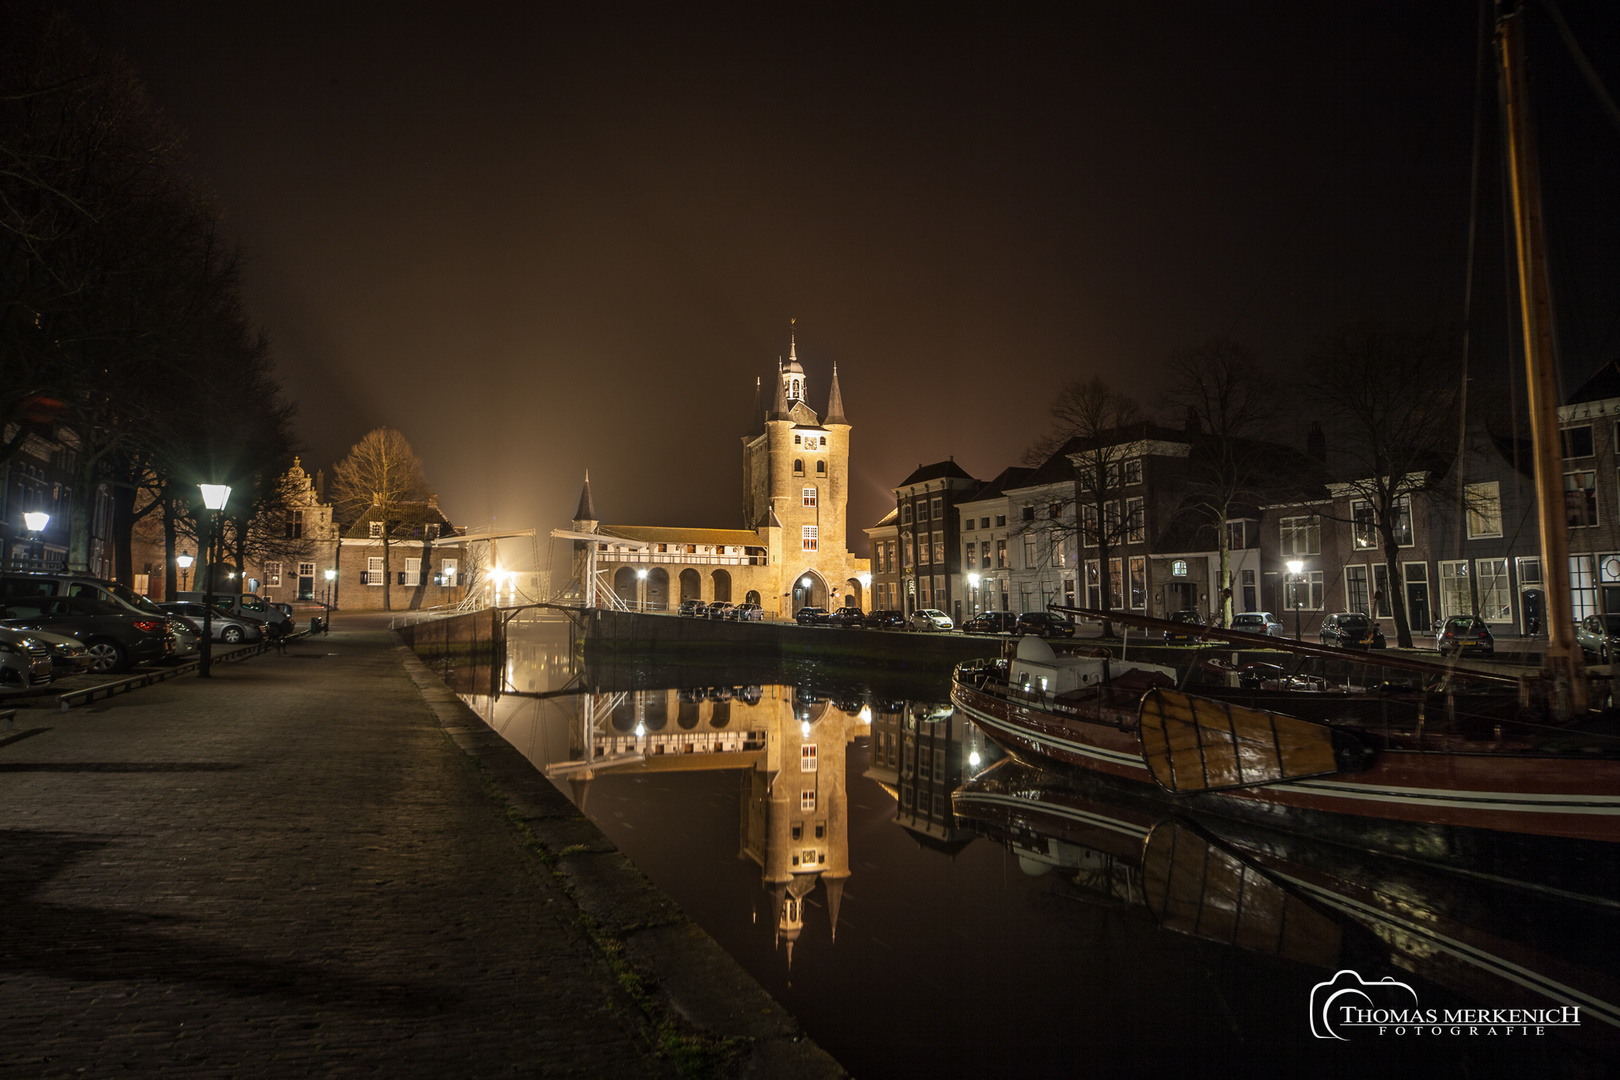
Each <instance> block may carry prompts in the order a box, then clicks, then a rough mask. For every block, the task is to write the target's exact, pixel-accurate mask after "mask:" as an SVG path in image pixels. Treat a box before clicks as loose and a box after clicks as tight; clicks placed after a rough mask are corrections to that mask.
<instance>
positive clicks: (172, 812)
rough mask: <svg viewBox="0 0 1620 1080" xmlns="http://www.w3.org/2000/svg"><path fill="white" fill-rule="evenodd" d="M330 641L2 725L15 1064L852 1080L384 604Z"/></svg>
mask: <svg viewBox="0 0 1620 1080" xmlns="http://www.w3.org/2000/svg"><path fill="white" fill-rule="evenodd" d="M335 625H336V629H335V630H334V631H333V633H332V634H331V635H329V636H325V637H316V638H308V639H303V640H300V641H297V642H295V643H294V644H293V645H292V646H290V647H289V649H288V650H287V655H285V656H277V655H275V654H273V653H271V654H266V655H264V656H261V657H256V658H253V659H250V660H247V661H244V662H242V663H235V664H226V665H221V666H219V667H216V668H215V670H214V677H213V678H212V679H211V680H202V679H197V678H194V677H190V676H187V677H182V678H179V679H175V680H172V681H170V682H165V683H162V684H160V685H157V686H153V687H149V688H146V689H143V690H141V691H138V692H136V693H134V694H130V695H127V696H123V697H118V698H114V699H112V700H110V701H107V702H102V703H98V704H96V705H93V706H90V707H87V708H83V709H76V710H74V711H72V712H69V713H61V712H57V711H53V710H52V709H50V708H33V709H27V708H25V709H23V710H21V711H19V712H18V714H17V717H16V721H15V725H14V729H13V731H12V732H11V733H10V734H9V735H8V736H0V1017H3V1018H4V1020H3V1023H0V1076H28V1077H43V1076H67V1075H90V1076H105V1075H111V1074H115V1073H116V1074H120V1075H127V1074H135V1075H141V1074H147V1073H156V1072H164V1073H172V1074H177V1075H187V1076H221V1077H224V1076H232V1077H285V1076H306V1075H318V1076H348V1075H361V1074H370V1075H382V1076H388V1077H395V1076H422V1077H429V1076H431V1077H470V1076H490V1075H495V1074H502V1075H522V1076H528V1075H538V1076H553V1075H579V1076H609V1075H611V1076H614V1077H619V1076H624V1077H635V1076H645V1077H665V1076H674V1075H677V1074H678V1073H679V1072H681V1071H684V1072H687V1073H688V1074H696V1075H704V1074H706V1073H708V1074H719V1073H721V1072H724V1073H725V1074H727V1075H741V1076H750V1075H758V1076H765V1075H786V1076H836V1075H840V1074H841V1070H839V1069H838V1068H837V1066H836V1064H835V1063H833V1062H832V1061H831V1059H830V1058H828V1057H826V1055H825V1054H823V1053H822V1052H821V1051H820V1050H819V1049H817V1048H816V1047H815V1046H814V1045H813V1044H811V1043H810V1042H809V1041H808V1040H804V1039H802V1038H801V1037H799V1035H798V1032H797V1030H796V1028H795V1026H794V1025H793V1023H792V1021H791V1019H790V1018H788V1017H786V1016H785V1014H783V1013H782V1011H781V1009H780V1007H779V1006H776V1005H775V1003H774V1002H773V1001H771V999H770V998H769V997H768V996H766V995H765V994H764V992H763V991H762V990H761V989H760V988H759V987H758V986H757V984H754V983H753V982H752V981H751V980H749V979H748V978H747V976H746V975H744V974H743V973H742V971H741V969H740V968H738V967H737V966H736V965H735V964H734V963H733V962H732V961H731V960H730V958H729V957H727V956H725V954H724V953H723V952H721V951H720V950H719V948H718V946H715V945H714V943H713V942H712V941H711V940H710V939H709V938H708V937H707V936H706V935H703V934H702V933H701V932H700V931H697V930H696V928H695V927H693V926H691V924H690V923H688V922H687V921H686V920H685V919H684V917H682V916H681V915H680V913H679V912H678V911H677V910H676V909H675V908H674V906H673V905H672V904H670V903H669V901H668V900H666V899H664V898H663V897H662V896H661V895H660V894H658V893H657V892H656V890H654V889H653V888H652V887H651V886H650V885H649V884H648V883H647V882H646V879H645V878H644V877H642V876H641V875H640V874H639V873H638V872H636V871H635V870H634V868H633V867H631V866H630V864H629V863H628V861H626V860H625V859H624V858H623V857H622V856H620V855H619V854H618V853H617V852H616V851H614V850H613V849H612V847H611V845H609V844H608V843H607V841H606V840H605V839H604V838H603V837H602V836H601V834H600V833H599V832H598V831H597V830H596V829H595V827H594V826H592V825H590V823H589V822H587V821H585V820H584V819H583V818H581V817H580V816H579V815H578V814H577V813H575V812H574V811H573V808H572V806H571V805H570V804H569V803H568V802H567V800H566V798H564V797H563V796H562V794H561V793H560V792H557V791H556V790H555V789H554V788H552V786H551V785H550V784H549V783H548V782H547V781H545V779H544V778H543V777H540V776H538V775H537V774H535V772H534V771H533V769H532V767H530V766H529V765H528V763H527V762H526V761H524V760H523V759H522V757H521V755H519V754H518V753H517V751H515V750H512V749H511V748H510V747H508V746H506V744H505V743H504V742H503V741H501V740H500V739H499V737H498V736H496V735H494V734H493V733H492V732H490V731H489V729H488V728H487V727H485V726H484V725H483V724H482V723H481V722H480V721H479V720H478V719H477V718H476V717H475V716H474V715H473V714H472V713H471V712H470V711H469V710H467V709H466V708H465V707H464V706H462V705H461V703H460V702H459V701H458V700H456V699H455V697H454V695H452V694H450V692H449V691H448V690H447V689H445V687H444V686H443V684H442V683H440V682H439V681H438V680H437V679H434V678H433V677H432V676H431V675H430V674H429V673H428V672H427V671H426V669H425V668H424V667H423V666H422V665H421V664H420V663H419V662H417V661H416V659H415V657H414V656H412V655H410V654H409V653H408V652H407V651H405V650H404V649H402V648H400V647H399V646H397V645H395V644H394V642H393V638H392V636H391V635H390V634H389V633H388V631H387V630H386V629H385V627H386V616H367V615H350V616H347V617H340V619H339V620H338V622H337V623H336V624H335ZM47 700H49V699H47ZM51 704H54V702H53V701H52V702H51ZM564 852H566V855H565V854H563V853H564Z"/></svg>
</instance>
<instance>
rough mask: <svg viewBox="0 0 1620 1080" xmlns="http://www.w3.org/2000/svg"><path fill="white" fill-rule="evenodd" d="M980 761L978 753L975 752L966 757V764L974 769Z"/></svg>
mask: <svg viewBox="0 0 1620 1080" xmlns="http://www.w3.org/2000/svg"><path fill="white" fill-rule="evenodd" d="M981 760H982V759H981V758H980V757H979V752H978V751H977V750H975V751H973V752H972V753H971V754H969V755H968V764H969V765H971V766H973V767H974V768H975V769H977V768H978V767H979V762H980V761H981Z"/></svg>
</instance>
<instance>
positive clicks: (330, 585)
mask: <svg viewBox="0 0 1620 1080" xmlns="http://www.w3.org/2000/svg"><path fill="white" fill-rule="evenodd" d="M336 583H337V571H336V570H335V569H333V568H332V567H330V566H328V567H327V568H326V622H325V624H324V625H323V626H322V627H321V633H323V634H330V633H331V632H332V590H333V589H334V588H336V587H337V586H336Z"/></svg>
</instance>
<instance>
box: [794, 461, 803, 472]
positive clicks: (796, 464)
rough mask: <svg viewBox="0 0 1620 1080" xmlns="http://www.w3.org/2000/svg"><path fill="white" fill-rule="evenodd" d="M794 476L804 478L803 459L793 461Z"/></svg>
mask: <svg viewBox="0 0 1620 1080" xmlns="http://www.w3.org/2000/svg"><path fill="white" fill-rule="evenodd" d="M793 475H794V476H803V475H804V459H803V458H794V459H793Z"/></svg>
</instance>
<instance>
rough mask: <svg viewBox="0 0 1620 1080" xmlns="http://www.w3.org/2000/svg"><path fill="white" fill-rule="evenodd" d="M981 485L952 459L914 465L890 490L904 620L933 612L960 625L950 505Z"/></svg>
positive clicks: (956, 542) (956, 523)
mask: <svg viewBox="0 0 1620 1080" xmlns="http://www.w3.org/2000/svg"><path fill="white" fill-rule="evenodd" d="M982 486H983V485H982V484H981V482H980V481H978V480H975V479H974V478H973V477H971V476H969V475H968V474H967V472H966V471H964V470H963V468H962V467H961V466H960V465H958V464H957V463H956V460H955V459H954V458H953V459H950V460H948V461H936V462H934V463H933V464H932V465H919V466H918V467H917V468H916V470H915V471H913V472H912V474H911V475H910V476H908V477H906V478H905V479H904V480H902V481H901V482H900V484H899V486H897V487H896V488H894V498H895V505H896V507H897V508H898V510H899V511H900V521H899V523H898V524H899V535H900V587H901V593H902V599H903V601H904V606H903V608H902V610H904V611H905V612H906V614H907V615H910V614H911V613H912V612H915V611H919V610H921V609H923V608H935V609H937V610H939V611H943V612H945V614H947V615H949V616H951V618H952V619H953V620H955V621H956V623H957V625H958V626H960V625H961V623H962V595H961V588H962V585H961V580H962V579H961V573H962V559H961V550H962V549H961V518H960V516H959V513H958V511H957V508H956V504H957V501H958V500H960V499H963V498H966V497H969V496H971V495H972V494H973V492H975V491H977V490H978V489H979V488H980V487H982Z"/></svg>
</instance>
